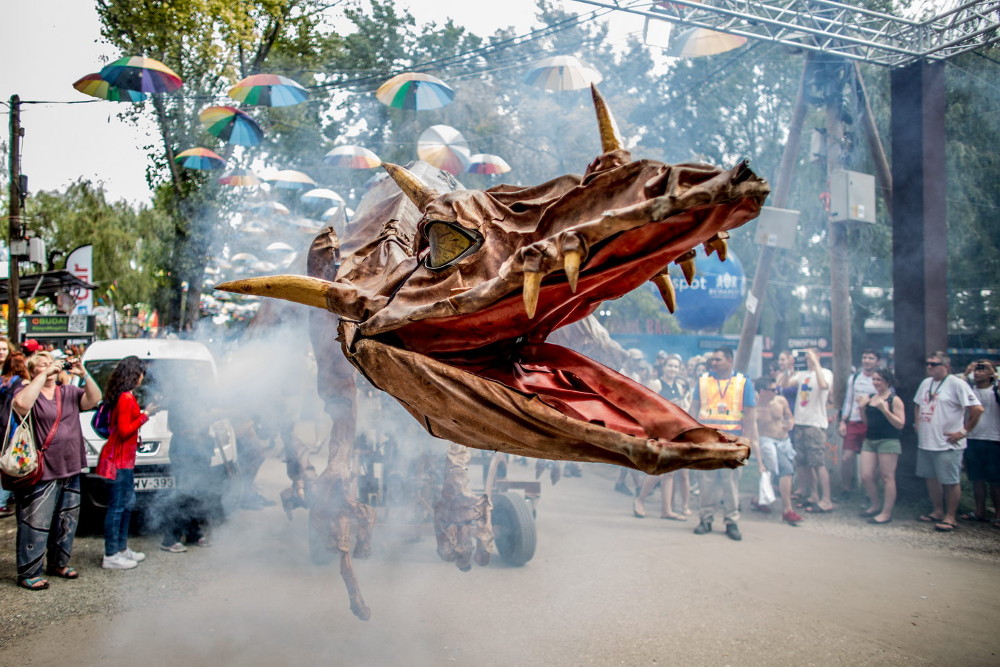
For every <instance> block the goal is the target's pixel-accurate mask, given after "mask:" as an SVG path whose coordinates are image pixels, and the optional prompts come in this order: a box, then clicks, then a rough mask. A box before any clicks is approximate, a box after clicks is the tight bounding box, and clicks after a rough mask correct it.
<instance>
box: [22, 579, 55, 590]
mask: <svg viewBox="0 0 1000 667" xmlns="http://www.w3.org/2000/svg"><path fill="white" fill-rule="evenodd" d="M17 585H18V586H20V587H21V588H27V589H28V590H29V591H44V590H45V589H46V588H48V587H49V582H48V580H47V579H44V578H42V577H28V578H26V579H18V580H17Z"/></svg>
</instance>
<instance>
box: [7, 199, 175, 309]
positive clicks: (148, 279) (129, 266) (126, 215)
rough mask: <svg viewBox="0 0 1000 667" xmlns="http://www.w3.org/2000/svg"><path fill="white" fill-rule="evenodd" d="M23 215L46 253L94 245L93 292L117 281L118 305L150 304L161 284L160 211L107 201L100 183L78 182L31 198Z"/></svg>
mask: <svg viewBox="0 0 1000 667" xmlns="http://www.w3.org/2000/svg"><path fill="white" fill-rule="evenodd" d="M26 215H27V216H28V217H29V218H30V219H31V221H32V229H34V230H35V231H37V232H38V234H39V236H40V237H41V238H42V239H43V240H44V241H45V244H46V247H47V248H48V249H49V251H50V252H52V251H59V252H61V253H63V255H64V258H65V255H67V254H68V253H70V252H71V251H72V250H74V249H75V248H78V247H79V246H82V245H88V244H91V245H93V246H94V275H93V282H94V283H96V284H97V285H98V286H99V289H98V290H97V291H96V295H97V296H99V295H100V294H102V293H103V292H105V291H106V290H107V288H108V287H110V286H111V285H112V284H116V285H117V290H118V295H119V296H118V300H119V301H120V303H122V304H136V303H151V302H152V301H153V300H154V297H155V295H156V293H157V292H158V291H159V290H160V289H161V287H162V286H163V284H164V276H163V274H162V272H161V271H160V270H159V267H160V266H161V265H162V263H163V257H164V255H165V254H166V252H167V248H166V245H165V243H164V239H165V235H164V232H165V231H167V230H169V229H170V220H169V219H168V218H167V216H165V215H164V214H163V213H162V212H161V211H159V210H157V209H153V208H149V207H144V206H140V207H133V206H131V205H129V204H128V203H126V202H122V201H119V202H113V203H112V202H109V201H108V200H107V197H106V195H105V192H104V188H103V186H101V185H94V184H93V183H91V182H90V181H86V180H79V181H77V182H75V183H73V184H71V185H70V186H69V187H67V188H66V190H65V191H64V192H44V191H43V192H39V193H37V194H35V195H34V196H32V197H30V198H29V199H28V200H27V207H26ZM45 268H49V267H45Z"/></svg>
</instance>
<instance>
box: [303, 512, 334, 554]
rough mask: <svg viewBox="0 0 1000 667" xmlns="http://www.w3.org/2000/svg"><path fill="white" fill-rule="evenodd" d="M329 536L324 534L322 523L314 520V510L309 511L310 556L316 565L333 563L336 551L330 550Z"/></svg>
mask: <svg viewBox="0 0 1000 667" xmlns="http://www.w3.org/2000/svg"><path fill="white" fill-rule="evenodd" d="M329 544H330V538H329V535H324V534H323V529H322V527H321V521H320V520H319V519H313V512H312V510H310V511H309V556H310V557H311V558H312V562H313V563H315V564H316V565H329V564H330V563H332V562H333V559H334V556H335V554H334V551H333V550H332V549H330V546H329Z"/></svg>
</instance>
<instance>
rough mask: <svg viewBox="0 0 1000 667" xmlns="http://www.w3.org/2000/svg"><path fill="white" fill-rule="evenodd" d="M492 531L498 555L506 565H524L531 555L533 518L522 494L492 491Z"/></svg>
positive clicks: (532, 548)
mask: <svg viewBox="0 0 1000 667" xmlns="http://www.w3.org/2000/svg"><path fill="white" fill-rule="evenodd" d="M493 532H494V539H495V540H496V545H497V551H499V552H500V557H501V558H503V559H504V560H505V561H506V562H507V563H509V564H510V565H524V564H525V563H527V562H528V561H529V560H531V558H532V556H534V555H535V521H534V519H533V518H532V516H531V507H530V506H529V505H528V501H527V500H525V499H524V497H523V496H519V495H517V494H513V493H497V494H494V495H493Z"/></svg>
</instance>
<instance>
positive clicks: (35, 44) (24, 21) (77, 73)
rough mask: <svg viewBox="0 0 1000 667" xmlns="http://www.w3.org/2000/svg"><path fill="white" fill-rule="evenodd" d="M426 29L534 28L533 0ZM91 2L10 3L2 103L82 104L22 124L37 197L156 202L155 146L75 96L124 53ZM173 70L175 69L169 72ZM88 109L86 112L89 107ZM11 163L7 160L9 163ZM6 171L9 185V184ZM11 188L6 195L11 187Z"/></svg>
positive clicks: (447, 13) (435, 12)
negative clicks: (148, 169)
mask: <svg viewBox="0 0 1000 667" xmlns="http://www.w3.org/2000/svg"><path fill="white" fill-rule="evenodd" d="M398 4H400V5H403V6H408V7H409V8H410V10H411V12H412V13H413V15H414V16H415V17H416V18H417V20H418V21H419V22H421V23H423V22H428V21H432V20H434V21H438V22H443V21H444V20H446V19H447V18H452V19H454V20H455V21H456V22H457V23H459V24H461V25H464V26H466V27H467V28H468V29H469V30H471V31H472V32H474V33H476V34H480V35H488V34H491V33H492V32H493V31H494V30H496V29H497V28H499V27H505V26H507V25H513V26H515V27H516V28H518V29H519V30H523V31H526V30H528V29H530V28H531V27H532V26H533V25H534V14H535V2H534V0H504V2H470V1H469V0H461V1H460V0H454V1H451V0H403V1H401V2H399V3H398ZM564 4H565V5H566V6H567V8H568V9H570V10H571V11H574V12H580V13H582V12H586V11H589V10H590V9H592V7H588V6H587V5H585V4H581V3H576V2H571V1H568V0H567V1H566V2H565V3H564ZM93 5H94V3H93V2H92V0H7V1H6V2H5V3H4V8H5V10H6V18H5V19H4V20H3V21H0V100H2V101H4V102H6V101H8V100H9V99H10V96H11V95H13V94H17V95H19V96H20V98H21V100H22V101H24V100H33V101H47V102H69V101H73V102H81V103H80V104H24V105H23V106H22V111H21V124H22V126H23V127H24V128H25V136H24V140H23V144H22V172H23V173H25V174H27V175H28V177H29V191H31V192H37V191H39V190H52V189H60V188H63V187H65V186H66V185H68V184H69V183H71V182H73V181H75V180H76V179H77V178H79V177H83V178H87V179H90V180H93V181H99V182H102V183H103V184H104V186H105V188H106V189H107V191H108V193H109V195H110V197H111V198H112V199H128V200H130V201H148V200H149V197H150V195H149V190H148V188H147V186H146V182H145V174H144V170H145V166H146V153H145V151H144V150H143V146H144V145H146V144H149V143H152V142H154V141H155V138H154V137H151V136H146V130H145V129H143V128H136V127H134V126H132V125H128V124H126V123H123V122H121V121H119V120H118V118H117V114H118V112H119V110H120V107H119V104H118V103H115V102H105V101H95V102H92V103H91V102H88V100H92V99H93V98H90V97H88V96H86V95H83V94H82V93H79V92H77V91H76V90H74V89H73V87H72V84H73V82H74V81H76V80H77V79H78V78H80V77H81V76H83V75H85V74H88V73H90V72H95V71H98V70H99V69H100V67H101V66H102V62H103V61H102V59H101V58H102V56H103V57H104V58H106V59H115V58H119V57H121V56H122V55H133V54H121V53H118V51H117V49H114V48H111V47H108V46H106V45H103V44H100V43H98V38H99V28H98V21H97V16H96V13H95V11H94V7H93ZM616 23H620V24H621V26H622V28H621V31H622V32H623V33H624V32H628V31H632V30H637V29H641V20H640V21H639V23H638V25H637V24H636V20H635V17H628V16H623V17H621V18H620V19H616ZM167 64H168V65H169V63H167ZM83 102H86V103H83ZM0 111H2V112H4V113H3V114H2V115H0V118H2V120H3V124H2V128H0V136H2V138H3V141H4V142H6V141H7V140H8V139H9V129H8V128H9V115H8V114H7V113H6V111H7V107H6V106H0ZM4 162H5V163H6V160H4ZM6 180H7V171H6V169H5V170H4V174H3V176H2V177H0V181H2V182H3V183H6ZM5 187H6V186H5Z"/></svg>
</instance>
